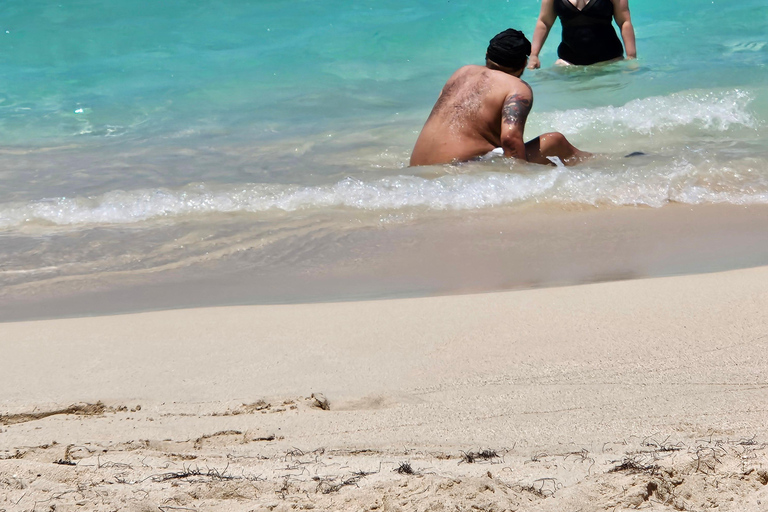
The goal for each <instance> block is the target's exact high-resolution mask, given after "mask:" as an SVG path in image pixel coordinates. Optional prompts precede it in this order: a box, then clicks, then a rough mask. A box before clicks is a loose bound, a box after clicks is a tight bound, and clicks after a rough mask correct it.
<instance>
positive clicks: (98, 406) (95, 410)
mask: <svg viewBox="0 0 768 512" xmlns="http://www.w3.org/2000/svg"><path fill="white" fill-rule="evenodd" d="M115 410H117V409H115V408H114V407H107V406H106V405H104V404H103V403H102V402H96V403H95V404H89V403H81V404H72V405H70V406H69V407H65V408H63V409H54V410H51V411H40V412H26V413H19V414H0V425H14V424H16V423H26V422H28V421H35V420H41V419H43V418H47V417H49V416H55V415H57V414H75V415H78V416H96V415H99V414H104V413H105V412H112V411H115Z"/></svg>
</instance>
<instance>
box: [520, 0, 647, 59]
mask: <svg viewBox="0 0 768 512" xmlns="http://www.w3.org/2000/svg"><path fill="white" fill-rule="evenodd" d="M557 17H559V18H560V23H561V24H562V25H563V36H562V42H561V43H560V46H558V48H557V56H558V57H560V59H559V60H558V61H557V62H556V64H565V65H567V64H578V65H582V66H586V65H589V64H595V63H597V62H604V61H608V60H615V59H620V58H621V57H622V56H623V55H624V48H622V46H621V42H620V41H619V38H618V37H617V36H616V31H615V30H614V28H613V26H612V25H611V21H612V20H614V19H615V20H616V25H618V26H619V28H620V29H621V38H622V39H623V40H624V46H625V47H626V49H627V58H628V59H634V58H636V57H637V49H636V48H635V29H634V28H633V27H632V21H631V20H630V17H629V0H541V13H539V19H538V21H537V22H536V29H535V30H534V32H533V43H532V45H531V56H530V59H529V60H528V68H529V69H537V68H539V67H541V62H540V61H539V52H540V51H541V47H542V46H544V41H546V40H547V36H548V35H549V30H550V29H551V28H552V24H553V23H554V22H555V18H557Z"/></svg>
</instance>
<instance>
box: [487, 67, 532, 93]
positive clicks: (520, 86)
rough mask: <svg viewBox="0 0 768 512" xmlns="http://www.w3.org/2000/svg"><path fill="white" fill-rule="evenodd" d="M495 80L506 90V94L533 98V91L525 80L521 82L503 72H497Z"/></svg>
mask: <svg viewBox="0 0 768 512" xmlns="http://www.w3.org/2000/svg"><path fill="white" fill-rule="evenodd" d="M496 73H498V75H496V79H497V80H498V82H499V83H500V84H503V87H504V88H505V89H506V91H507V94H520V95H523V96H531V97H532V96H533V89H531V86H530V85H528V83H527V82H526V81H525V80H522V79H520V78H518V77H516V76H512V75H508V74H506V73H504V72H501V71H497V72H496Z"/></svg>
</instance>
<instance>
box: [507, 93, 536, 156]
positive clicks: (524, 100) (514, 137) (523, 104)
mask: <svg viewBox="0 0 768 512" xmlns="http://www.w3.org/2000/svg"><path fill="white" fill-rule="evenodd" d="M532 106H533V94H532V93H531V90H530V88H528V87H526V88H524V89H521V90H519V91H515V92H513V93H511V94H509V95H508V96H507V97H506V99H505V100H504V106H503V107H502V111H501V147H502V148H503V149H504V156H507V157H513V158H519V159H520V160H526V161H527V160H528V159H527V158H526V157H525V141H524V140H523V130H524V129H525V121H526V119H528V113H529V112H530V111H531V107H532Z"/></svg>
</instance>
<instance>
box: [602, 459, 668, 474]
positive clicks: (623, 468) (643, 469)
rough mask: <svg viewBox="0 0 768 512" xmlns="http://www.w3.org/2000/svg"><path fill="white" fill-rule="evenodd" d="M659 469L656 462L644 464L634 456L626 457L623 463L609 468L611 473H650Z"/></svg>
mask: <svg viewBox="0 0 768 512" xmlns="http://www.w3.org/2000/svg"><path fill="white" fill-rule="evenodd" d="M658 470H659V466H657V465H655V464H643V463H641V462H640V461H639V460H638V459H636V458H634V457H625V458H624V460H622V461H621V464H619V465H617V466H614V467H613V468H611V469H609V470H608V472H609V473H621V472H627V473H647V474H650V475H653V474H655V473H656V472H657V471H658Z"/></svg>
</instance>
